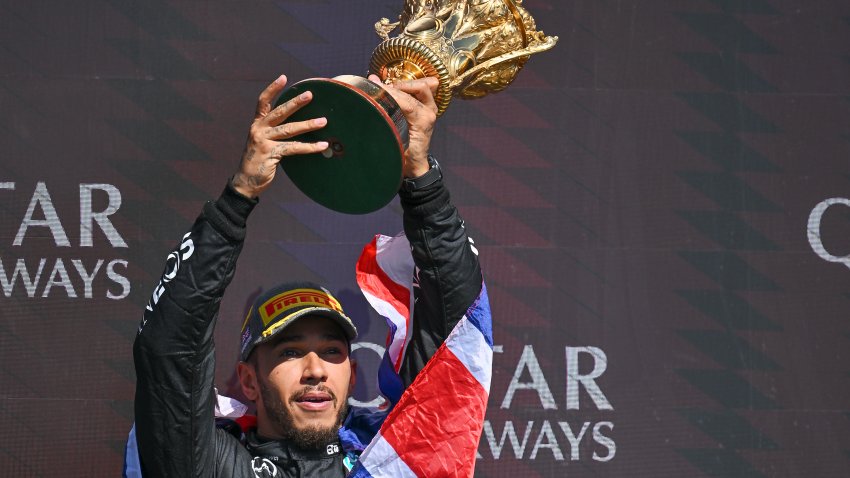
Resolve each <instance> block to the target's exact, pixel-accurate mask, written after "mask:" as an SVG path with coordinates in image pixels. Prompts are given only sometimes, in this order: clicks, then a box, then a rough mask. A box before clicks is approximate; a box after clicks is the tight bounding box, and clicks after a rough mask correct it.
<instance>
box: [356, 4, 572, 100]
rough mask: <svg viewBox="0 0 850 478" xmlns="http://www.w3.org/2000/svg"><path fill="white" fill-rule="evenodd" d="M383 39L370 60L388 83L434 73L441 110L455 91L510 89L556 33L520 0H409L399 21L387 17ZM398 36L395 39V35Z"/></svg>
mask: <svg viewBox="0 0 850 478" xmlns="http://www.w3.org/2000/svg"><path fill="white" fill-rule="evenodd" d="M375 31H376V32H377V33H378V35H379V36H380V37H381V38H383V40H384V41H383V42H381V43H380V44H379V45H378V47H377V48H376V49H375V51H374V52H373V53H372V60H371V62H370V64H369V71H370V73H374V74H376V75H378V76H379V77H380V78H381V79H382V80H383V81H384V82H386V83H391V82H393V81H395V80H411V79H416V78H424V77H426V76H433V77H436V78H438V79H439V80H440V85H439V86H438V88H437V93H436V97H435V100H436V103H437V108H438V114H442V113H443V112H444V111H445V110H446V108H448V106H449V103H450V102H451V99H452V97H453V96H458V97H460V98H462V99H473V98H481V97H482V96H485V95H487V94H490V93H495V92H498V91H501V90H503V89H505V88H506V87H507V86H508V85H509V84H511V82H512V81H513V80H514V78H516V75H517V73H519V71H520V70H521V69H522V67H523V66H524V65H525V62H526V61H528V58H529V57H530V56H531V55H532V54H534V53H539V52H542V51H546V50H549V49H550V48H552V47H553V46H555V44H556V43H557V42H558V37H557V36H546V35H544V34H543V32H542V31H537V26H536V24H535V22H534V18H532V17H531V14H529V13H528V10H526V9H525V8H523V7H522V1H521V0H407V1H406V2H405V5H404V11H403V12H402V13H401V15H400V16H399V21H397V22H394V23H391V22H390V21H389V20H388V19H386V18H382V19H381V20H380V21H378V22H377V23H376V24H375ZM394 31H399V32H400V33H399V35H398V36H396V37H394V38H390V34H391V33H393V32H394Z"/></svg>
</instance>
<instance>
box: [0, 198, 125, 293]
mask: <svg viewBox="0 0 850 478" xmlns="http://www.w3.org/2000/svg"><path fill="white" fill-rule="evenodd" d="M22 189H24V188H22V187H20V186H19V185H18V184H16V183H14V182H0V201H4V202H6V203H7V204H8V203H9V199H8V196H5V195H13V194H29V189H28V188H27V189H24V190H23V191H22ZM95 192H97V194H100V195H104V194H105V196H106V198H107V205H106V207H105V208H102V209H100V210H95V208H94V207H93V202H92V197H93V195H94V194H95ZM4 196H5V198H4ZM119 207H121V192H120V191H119V190H118V188H116V187H115V186H113V185H111V184H88V183H84V184H80V185H79V211H80V215H79V236H78V237H73V236H69V234H68V231H69V229H66V226H65V225H66V224H69V221H68V218H65V220H64V221H63V220H62V219H60V217H59V214H58V213H57V210H56V207H55V206H54V203H53V198H52V197H51V195H50V191H49V190H48V189H47V184H46V183H44V182H42V181H39V182H38V183H36V185H35V188H34V190H32V194H31V195H30V201H29V205H28V206H27V210H26V212H24V213H23V216H22V217H21V220H20V221H19V222H18V229H17V232H16V233H15V238H14V240H12V243H11V245H8V244H6V245H2V246H1V247H2V249H0V288H2V290H3V295H4V296H5V297H28V298H47V297H54V296H58V297H68V298H72V299H76V298H85V299H92V298H95V297H104V296H105V297H106V298H107V299H112V300H121V299H124V298H126V297H127V296H128V295H130V281H129V280H127V277H125V275H124V274H125V273H126V270H127V261H126V260H124V259H120V258H115V257H105V258H98V259H73V258H68V257H66V254H63V255H62V257H32V256H29V257H28V256H25V255H24V254H22V253H21V252H18V251H20V249H18V248H21V247H23V246H25V244H26V243H28V242H32V241H33V240H34V239H36V240H41V241H42V243H43V240H44V239H45V238H50V239H52V241H53V243H54V244H55V246H56V248H57V251H63V252H64V251H74V250H79V249H76V248H91V247H94V245H95V239H94V238H95V231H97V230H99V231H100V232H102V233H103V235H104V236H106V240H107V241H108V243H109V245H110V246H111V247H112V248H113V249H119V250H120V249H126V248H127V243H126V242H125V241H124V238H123V237H121V234H119V233H118V230H117V229H115V226H114V225H113V224H112V221H111V220H110V218H109V216H111V215H113V214H115V213H116V212H118V208H119ZM74 229H76V228H74ZM98 236H99V234H98ZM57 255H58V254H57ZM67 255H70V254H67ZM22 256H23V257H22Z"/></svg>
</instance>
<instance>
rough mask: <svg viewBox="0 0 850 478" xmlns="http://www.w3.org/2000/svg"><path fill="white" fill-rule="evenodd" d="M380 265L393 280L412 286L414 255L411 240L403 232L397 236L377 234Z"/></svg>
mask: <svg viewBox="0 0 850 478" xmlns="http://www.w3.org/2000/svg"><path fill="white" fill-rule="evenodd" d="M375 249H376V252H377V253H376V254H375V258H376V259H377V261H378V266H380V268H381V269H382V270H383V271H384V274H386V275H387V277H389V278H390V279H391V280H392V281H393V282H395V283H396V284H399V285H401V286H403V287H407V288H410V283H411V281H412V280H413V256H412V255H410V242H409V241H408V240H407V236H405V235H404V234H403V233H402V234H399V235H398V236H395V237H389V236H377V240H376V241H375Z"/></svg>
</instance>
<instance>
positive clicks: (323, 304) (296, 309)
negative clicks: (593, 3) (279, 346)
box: [240, 282, 357, 361]
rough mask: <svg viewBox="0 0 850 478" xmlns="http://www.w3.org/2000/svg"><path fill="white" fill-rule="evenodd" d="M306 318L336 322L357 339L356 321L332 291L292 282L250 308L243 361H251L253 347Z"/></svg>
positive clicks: (244, 332) (306, 283) (242, 344)
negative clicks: (349, 316) (349, 315)
mask: <svg viewBox="0 0 850 478" xmlns="http://www.w3.org/2000/svg"><path fill="white" fill-rule="evenodd" d="M304 316H320V317H327V318H329V319H333V320H334V321H335V322H336V323H337V324H338V325H339V326H340V328H341V329H342V330H343V332H345V336H346V338H347V339H348V341H349V342H351V341H353V340H354V339H355V338H357V328H356V327H355V326H354V322H352V321H351V319H350V318H348V316H347V315H345V312H343V310H342V306H341V305H340V304H339V301H338V300H336V298H334V296H333V295H331V293H330V291H328V290H327V289H326V288H324V287H322V286H320V285H318V284H314V283H312V282H289V283H286V284H281V285H279V286H277V287H274V288H272V289H269V290H267V291H266V292H264V293H263V294H262V295H260V296H259V297H257V300H255V301H254V304H253V305H252V306H251V310H250V311H249V312H248V317H246V318H245V323H244V324H242V341H241V345H240V351H241V358H242V361H245V360H247V359H248V356H249V355H251V351H252V350H254V347H256V346H257V345H259V344H261V343H263V342H267V341H268V340H270V339H271V338H272V337H273V336H274V335H275V334H277V333H278V332H280V331H281V330H283V329H285V328H286V327H288V326H289V325H290V324H293V323H295V321H296V320H297V319H299V318H301V317H304Z"/></svg>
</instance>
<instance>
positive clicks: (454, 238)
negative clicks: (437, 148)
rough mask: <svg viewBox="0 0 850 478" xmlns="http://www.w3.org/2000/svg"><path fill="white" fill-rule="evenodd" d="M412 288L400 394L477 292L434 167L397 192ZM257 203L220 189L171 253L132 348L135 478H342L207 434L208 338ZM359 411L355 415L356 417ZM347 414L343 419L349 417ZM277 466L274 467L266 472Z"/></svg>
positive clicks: (210, 417) (288, 456)
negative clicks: (138, 469)
mask: <svg viewBox="0 0 850 478" xmlns="http://www.w3.org/2000/svg"><path fill="white" fill-rule="evenodd" d="M399 196H400V199H401V204H402V207H403V209H404V231H405V233H406V235H407V238H408V240H409V241H410V244H411V246H412V251H413V258H414V262H415V264H416V269H417V279H418V280H417V283H418V288H414V293H415V294H416V296H415V298H416V302H415V303H416V305H415V309H414V317H415V320H414V325H413V329H412V331H411V332H412V337H411V339H410V343H409V345H408V348H407V351H406V354H405V358H404V362H403V365H402V367H401V378H402V381H403V382H404V385H405V386H407V385H409V384H410V383H411V382H412V381H413V379H414V378H415V376H416V374H417V373H419V371H420V370H422V368H423V367H424V365H425V363H426V362H427V361H428V359H429V358H430V357H431V356H432V355H433V354H434V352H436V350H437V348H438V347H439V346H440V345H441V344H442V343H443V341H444V340H445V339H446V337H447V336H448V334H449V332H450V331H451V330H452V328H453V327H454V326H455V325H456V324H457V322H458V321H459V320H460V318H461V317H462V316H463V314H464V313H465V312H466V310H467V308H468V307H469V305H470V304H471V303H472V301H473V300H474V299H475V298H476V297H477V295H478V293H479V292H480V290H481V285H482V280H481V271H480V268H479V265H478V259H477V256H476V254H475V253H474V248H472V247H470V244H469V243H468V238H467V235H466V232H465V230H464V227H463V222H462V220H461V219H460V217H459V216H458V213H457V210H456V209H455V207H454V206H453V205H452V204H451V202H450V198H449V193H448V191H447V190H446V188H445V187H444V186H443V184H442V180H441V178H440V176H439V169H438V168H432V170H431V171H429V172H428V173H426V175H425V176H423V177H421V178H418V179H416V180H405V181H404V184H403V186H402V190H401V191H400V192H399ZM255 205H256V201H255V200H251V199H248V198H245V197H244V196H241V195H240V194H239V193H237V192H236V191H235V190H233V189H232V187H230V186H228V187H227V188H226V189H225V191H224V192H223V193H222V195H221V197H219V199H218V200H216V201H215V202H208V203H207V204H206V205H205V206H204V209H203V212H202V214H201V215H200V216H199V217H198V219H197V220H196V221H195V223H194V225H193V226H192V229H191V231H190V232H189V233H188V234H186V235H185V236H184V237H183V240H182V241H181V244H180V245H179V246H178V248H177V249H176V250H175V251H174V252H172V253H171V255H169V258H168V260H167V262H166V268H165V272H164V274H163V277H162V279H161V281H160V283H159V284H158V285H157V287H156V289H155V290H154V294H153V297H152V298H151V301H150V302H149V303H148V306H147V307H146V310H145V313H144V319H143V320H142V324H141V326H140V328H139V333H138V336H137V337H136V341H135V344H134V346H133V357H134V360H135V365H136V376H137V382H136V401H135V415H136V437H137V442H138V451H139V457H140V460H141V464H142V470H143V473H144V476H145V477H180V478H183V477H201V476H203V477H238V478H242V477H246V478H249V477H264V476H275V477H277V476H321V477H325V476H328V477H329V476H335V477H341V476H344V474H345V471H344V468H343V459H344V456H343V450H341V449H340V448H339V447H336V448H334V447H333V445H334V444H329V446H328V447H327V449H326V450H319V451H318V452H316V451H315V450H312V451H311V450H307V451H305V450H295V449H294V448H293V446H292V445H290V444H287V443H282V442H279V441H269V440H263V439H262V438H260V437H258V436H256V434H253V433H251V434H249V435H248V438H247V440H245V443H243V442H242V441H240V440H239V439H237V438H236V437H235V436H233V435H231V434H230V433H228V432H227V431H225V430H223V429H222V428H218V427H216V425H215V419H214V403H215V397H216V395H215V392H214V389H213V378H214V369H215V359H214V345H213V328H214V327H215V322H216V318H217V315H218V310H219V305H220V303H221V298H222V295H223V294H224V291H225V288H226V287H227V285H228V284H229V283H230V281H231V279H232V278H233V274H234V270H235V268H236V260H237V258H238V257H239V252H240V251H241V249H242V243H243V240H244V239H245V224H246V219H247V217H248V215H249V213H250V212H251V210H252V209H253V207H254V206H255ZM361 411H362V410H361ZM354 414H355V412H354V411H352V412H350V417H351V416H353V415H354ZM272 468H276V469H272Z"/></svg>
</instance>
